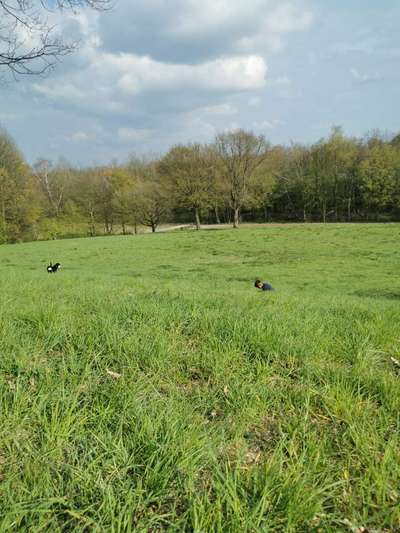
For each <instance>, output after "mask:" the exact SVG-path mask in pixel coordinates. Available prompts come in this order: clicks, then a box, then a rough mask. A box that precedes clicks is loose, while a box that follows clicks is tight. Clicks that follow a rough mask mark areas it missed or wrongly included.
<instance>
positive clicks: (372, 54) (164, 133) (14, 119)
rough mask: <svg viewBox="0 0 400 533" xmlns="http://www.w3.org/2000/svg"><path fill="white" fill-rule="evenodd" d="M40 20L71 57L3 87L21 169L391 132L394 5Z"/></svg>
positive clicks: (206, 4) (398, 59) (263, 6)
mask: <svg viewBox="0 0 400 533" xmlns="http://www.w3.org/2000/svg"><path fill="white" fill-rule="evenodd" d="M51 16H52V17H53V18H52V20H51V22H52V23H56V24H57V26H58V28H59V31H60V32H62V35H63V36H64V38H65V39H70V40H78V39H79V41H80V43H81V46H80V48H79V50H78V51H77V52H75V53H74V54H73V55H69V56H67V57H65V58H63V61H62V62H61V63H59V64H58V65H57V67H56V69H55V70H54V71H52V72H51V74H50V75H49V76H47V77H46V78H38V77H26V78H20V79H19V80H18V82H16V83H15V82H10V83H6V84H5V83H3V84H2V85H1V86H0V125H1V126H2V127H3V128H6V130H7V131H8V132H9V133H10V134H11V135H12V136H13V138H14V139H15V141H16V142H17V145H18V146H19V147H20V149H21V150H22V151H23V153H24V154H25V156H26V158H27V159H28V161H29V162H30V163H33V162H34V161H35V160H36V159H38V158H42V157H45V158H47V159H51V160H53V161H57V159H58V158H60V157H63V158H64V159H67V160H68V161H69V162H71V163H72V164H75V165H91V164H107V163H109V162H111V161H118V162H120V163H123V162H124V161H126V160H127V158H128V157H129V156H130V155H134V154H136V155H139V154H149V153H152V154H162V153H164V152H166V151H167V150H168V148H170V147H171V146H172V145H174V144H178V143H187V142H209V141H212V140H213V139H214V137H215V135H216V134H217V133H218V132H221V131H225V130H229V129H237V128H244V129H246V130H252V131H254V132H255V133H257V134H263V135H265V137H266V138H267V139H268V140H269V141H270V142H271V143H273V144H278V143H285V144H287V143H290V142H302V143H311V142H315V141H317V140H318V139H320V138H321V137H324V136H327V135H329V132H330V129H331V127H332V126H333V125H338V126H342V127H343V129H344V131H345V133H346V134H347V135H354V136H362V135H363V134H365V133H367V132H368V131H371V130H373V129H376V128H379V129H381V130H383V131H386V132H388V133H396V132H399V131H400V106H399V97H400V32H399V31H398V28H399V27H400V2H399V1H398V0H202V1H199V0H115V4H114V7H113V9H112V11H110V12H106V13H98V12H94V11H90V10H85V11H81V12H80V13H75V14H74V13H63V14H62V16H61V15H51Z"/></svg>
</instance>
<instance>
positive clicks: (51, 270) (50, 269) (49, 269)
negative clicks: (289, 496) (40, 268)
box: [47, 263, 61, 274]
mask: <svg viewBox="0 0 400 533" xmlns="http://www.w3.org/2000/svg"><path fill="white" fill-rule="evenodd" d="M59 268H61V265H60V263H56V264H55V265H52V264H51V263H50V264H49V266H48V267H47V272H48V273H49V274H55V273H56V272H57V270H58V269H59Z"/></svg>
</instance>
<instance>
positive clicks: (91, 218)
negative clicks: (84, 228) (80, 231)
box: [89, 210, 96, 237]
mask: <svg viewBox="0 0 400 533" xmlns="http://www.w3.org/2000/svg"><path fill="white" fill-rule="evenodd" d="M89 231H90V236H91V237H94V236H95V235H96V227H95V225H94V214H93V210H91V211H90V225H89Z"/></svg>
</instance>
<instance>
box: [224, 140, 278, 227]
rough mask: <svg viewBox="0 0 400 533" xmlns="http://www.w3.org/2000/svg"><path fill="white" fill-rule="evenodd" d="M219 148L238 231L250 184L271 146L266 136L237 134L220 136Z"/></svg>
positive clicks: (234, 223)
mask: <svg viewBox="0 0 400 533" xmlns="http://www.w3.org/2000/svg"><path fill="white" fill-rule="evenodd" d="M215 146H216V151H217V154H218V155H219V157H220V160H221V163H222V166H223V175H224V177H225V180H226V181H227V185H228V189H229V202H230V205H231V208H232V210H233V215H234V219H233V227H234V228H238V227H239V213H240V209H241V207H242V206H243V205H244V203H245V201H246V198H247V196H248V194H249V180H250V179H251V178H252V177H253V175H254V171H255V170H256V168H257V167H258V166H259V165H260V164H261V163H262V162H263V160H264V159H265V157H266V155H267V148H268V145H267V143H266V141H265V138H264V136H262V135H260V136H259V137H257V136H256V135H254V134H253V133H252V132H247V131H244V130H236V131H230V132H227V133H220V134H219V135H217V138H216V141H215Z"/></svg>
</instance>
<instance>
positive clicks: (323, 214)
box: [322, 202, 326, 224]
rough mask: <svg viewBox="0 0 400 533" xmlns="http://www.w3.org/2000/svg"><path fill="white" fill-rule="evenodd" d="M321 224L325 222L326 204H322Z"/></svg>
mask: <svg viewBox="0 0 400 533" xmlns="http://www.w3.org/2000/svg"><path fill="white" fill-rule="evenodd" d="M322 222H323V223H324V224H325V222H326V202H322Z"/></svg>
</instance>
